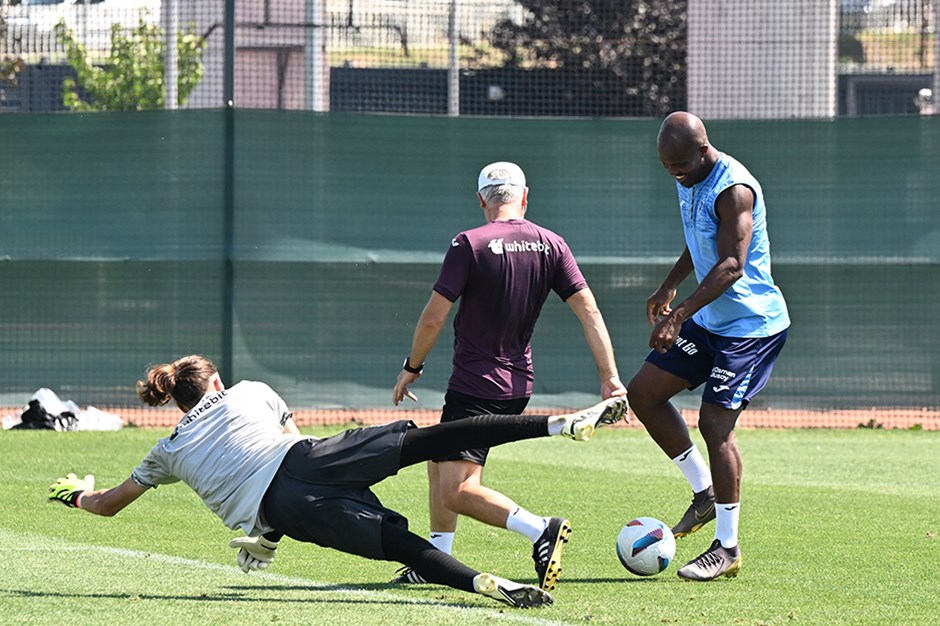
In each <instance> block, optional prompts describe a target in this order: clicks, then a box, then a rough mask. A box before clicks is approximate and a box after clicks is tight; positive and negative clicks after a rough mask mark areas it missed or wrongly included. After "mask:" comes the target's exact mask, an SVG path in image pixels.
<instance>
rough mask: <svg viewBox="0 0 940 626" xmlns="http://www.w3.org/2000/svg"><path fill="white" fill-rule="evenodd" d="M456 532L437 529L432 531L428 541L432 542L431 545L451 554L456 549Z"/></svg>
mask: <svg viewBox="0 0 940 626" xmlns="http://www.w3.org/2000/svg"><path fill="white" fill-rule="evenodd" d="M455 534H456V533H441V532H438V531H436V530H432V531H431V536H430V538H429V539H428V541H430V542H431V545H432V546H434V547H435V548H437V549H438V550H440V551H441V552H446V553H447V554H451V553H452V552H453V550H454V535H455Z"/></svg>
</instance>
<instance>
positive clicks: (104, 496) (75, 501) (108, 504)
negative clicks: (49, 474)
mask: <svg viewBox="0 0 940 626" xmlns="http://www.w3.org/2000/svg"><path fill="white" fill-rule="evenodd" d="M94 488H95V477H94V476H92V475H91V474H88V475H87V476H85V478H84V479H80V478H78V477H77V476H75V474H69V475H68V476H66V477H64V478H60V479H58V480H57V481H56V482H54V483H53V484H52V485H50V486H49V500H51V501H53V502H61V503H62V504H65V505H66V506H70V507H73V508H77V509H84V510H85V511H88V512H89V513H94V514H95V515H103V516H106V517H111V516H112V515H116V514H117V513H118V512H120V511H121V510H122V509H124V507H126V506H127V505H129V504H130V503H131V502H133V501H134V500H136V499H137V498H139V497H140V496H142V495H144V493H145V492H146V491H147V488H146V487H141V486H140V485H138V484H137V483H136V482H134V481H133V480H132V479H130V478H128V479H127V480H125V481H124V482H123V483H121V484H120V485H118V486H117V487H112V488H110V489H100V490H98V491H94Z"/></svg>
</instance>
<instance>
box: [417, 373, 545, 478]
mask: <svg viewBox="0 0 940 626" xmlns="http://www.w3.org/2000/svg"><path fill="white" fill-rule="evenodd" d="M527 404H529V399H528V398H514V399H512V400H486V399H484V398H475V397H473V396H468V395H467V394H465V393H460V392H459V391H451V390H450V389H448V390H447V393H445V394H444V408H443V409H442V410H441V423H442V424H443V423H444V422H453V421H455V420H459V419H463V418H465V417H472V416H474V415H521V414H522V412H523V411H524V410H525V407H526V405H527ZM489 452H490V449H489V448H473V449H472V450H463V451H461V452H456V453H454V454H449V455H446V456H442V457H436V458H434V459H432V460H433V461H434V462H435V463H439V462H441V461H470V462H471V463H476V464H477V465H481V466H482V465H486V457H487V455H488V454H489Z"/></svg>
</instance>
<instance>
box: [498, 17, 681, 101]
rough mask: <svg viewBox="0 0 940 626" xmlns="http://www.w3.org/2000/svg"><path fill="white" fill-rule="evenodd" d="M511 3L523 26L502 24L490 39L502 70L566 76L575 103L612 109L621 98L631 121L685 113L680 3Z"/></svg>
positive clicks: (507, 21)
mask: <svg viewBox="0 0 940 626" xmlns="http://www.w3.org/2000/svg"><path fill="white" fill-rule="evenodd" d="M517 2H518V3H519V4H520V5H522V7H523V8H524V9H525V10H526V17H525V18H524V19H523V21H522V23H521V24H520V23H515V22H513V21H512V20H505V21H503V22H501V23H499V24H498V25H497V26H496V27H495V28H494V30H493V31H492V33H491V35H490V42H491V43H492V44H493V45H494V46H495V47H496V48H498V49H499V50H501V51H502V53H503V54H504V58H505V65H506V66H510V67H516V68H552V69H554V70H555V71H557V72H559V73H563V74H567V75H568V76H567V77H564V78H565V79H566V80H567V81H569V84H571V85H572V86H573V88H576V89H578V90H584V91H583V92H582V94H581V97H585V98H601V99H610V100H614V101H618V102H611V104H612V105H614V104H619V105H620V106H619V107H614V108H612V109H611V110H620V109H622V108H623V104H624V103H623V100H624V99H627V100H629V101H630V103H631V107H630V108H631V109H633V108H634V107H635V109H636V111H635V113H633V114H634V115H642V116H654V117H658V116H662V115H664V114H665V113H668V112H670V111H674V110H677V109H682V108H684V107H685V105H686V50H687V44H686V41H687V37H686V33H687V29H686V13H687V11H686V7H687V3H686V1H685V0H678V1H673V0H517ZM559 78H562V77H561V76H559ZM575 86H576V87H575Z"/></svg>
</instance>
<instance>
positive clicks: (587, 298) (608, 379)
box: [566, 287, 627, 399]
mask: <svg viewBox="0 0 940 626" xmlns="http://www.w3.org/2000/svg"><path fill="white" fill-rule="evenodd" d="M566 302H567V303H568V306H569V307H571V310H572V311H574V314H575V315H576V316H577V318H578V320H580V321H581V327H582V328H583V329H584V338H585V339H586V340H587V343H588V347H589V348H590V349H591V354H592V355H594V363H595V365H597V373H598V376H600V379H601V396H602V397H603V398H604V399H607V398H610V397H612V396H622V395H625V394H626V393H627V389H626V387H624V386H623V383H622V382H621V381H620V374H619V373H618V372H617V363H616V361H615V360H614V347H613V343H612V342H611V340H610V333H609V332H608V331H607V325H606V324H605V323H604V316H603V315H601V310H600V308H599V307H598V306H597V299H596V298H595V297H594V293H593V292H592V291H591V288H590V287H585V288H584V289H581V290H580V291H577V292H575V293H574V294H573V295H572V296H570V297H569V298H568V300H567V301H566Z"/></svg>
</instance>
